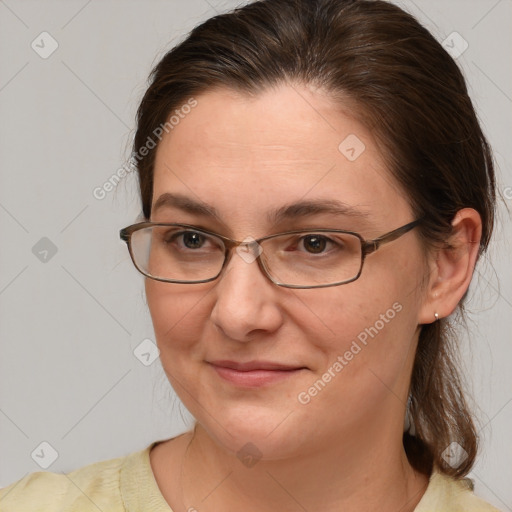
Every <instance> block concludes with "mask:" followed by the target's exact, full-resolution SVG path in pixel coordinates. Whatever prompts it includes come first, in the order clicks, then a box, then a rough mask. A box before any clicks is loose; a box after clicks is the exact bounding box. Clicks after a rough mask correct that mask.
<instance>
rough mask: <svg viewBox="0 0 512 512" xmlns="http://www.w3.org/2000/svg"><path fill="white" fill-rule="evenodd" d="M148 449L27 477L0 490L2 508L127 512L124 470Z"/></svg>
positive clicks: (43, 510)
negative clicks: (63, 470) (73, 467)
mask: <svg viewBox="0 0 512 512" xmlns="http://www.w3.org/2000/svg"><path fill="white" fill-rule="evenodd" d="M151 446H152V445H151ZM149 449H150V447H147V448H146V449H145V450H142V451H139V452H134V453H132V454H130V455H127V456H124V457H118V458H115V459H109V460H104V461H100V462H95V463H93V464H89V465H87V466H83V467H81V468H79V469H76V470H74V471H71V472H69V473H51V472H44V471H38V472H36V473H31V474H29V475H26V476H25V477H24V478H22V479H21V480H18V481H17V482H14V483H12V484H11V485H9V486H8V487H5V488H3V489H0V509H1V510H2V512H11V511H12V512H14V511H16V512H21V511H36V510H37V511H39V512H47V511H48V512H49V511H54V510H62V511H66V512H78V511H80V512H88V511H93V510H94V511H95V512H97V511H98V510H105V511H107V510H108V511H109V512H118V511H119V512H121V511H124V510H125V508H124V506H123V498H122V495H121V490H120V478H121V472H122V469H123V468H124V467H126V465H133V464H134V463H135V462H136V461H138V460H142V457H143V454H144V453H145V452H146V451H149Z"/></svg>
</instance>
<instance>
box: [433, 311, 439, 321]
mask: <svg viewBox="0 0 512 512" xmlns="http://www.w3.org/2000/svg"><path fill="white" fill-rule="evenodd" d="M434 316H435V317H436V322H437V321H438V320H439V314H438V313H437V311H436V312H435V313H434Z"/></svg>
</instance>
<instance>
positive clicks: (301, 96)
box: [153, 85, 408, 224]
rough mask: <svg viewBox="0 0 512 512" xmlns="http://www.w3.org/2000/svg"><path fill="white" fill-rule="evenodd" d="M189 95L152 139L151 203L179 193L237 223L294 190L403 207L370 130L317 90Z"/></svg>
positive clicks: (380, 209) (376, 208)
mask: <svg viewBox="0 0 512 512" xmlns="http://www.w3.org/2000/svg"><path fill="white" fill-rule="evenodd" d="M195 100H196V102H197V104H196V105H195V107H194V108H192V109H185V110H186V111H188V113H187V114H182V116H180V120H179V122H178V123H177V124H175V125H174V126H173V128H172V130H169V133H167V134H165V135H164V137H163V138H162V140H161V142H160V143H159V146H158V149H157V155H156V161H155V176H154V178H155V179H154V194H153V204H155V202H157V201H158V199H159V197H160V195H161V194H164V193H179V194H182V195H187V196H189V197H194V198H195V199H197V200H200V201H202V202H203V203H208V204H210V205H212V206H213V207H214V208H215V209H216V210H217V211H218V212H219V213H220V215H221V216H222V217H225V220H228V219H230V220H233V221H239V222H242V223H245V224H251V219H253V223H254V222H255V219H256V218H257V219H258V222H260V223H261V222H262V221H263V220H264V219H263V216H266V217H267V219H269V218H271V217H269V216H268V215H267V211H268V210H270V209H272V210H274V211H275V210H276V209H278V208H280V207H281V206H282V205H284V204H285V203H286V204H289V203H292V202H293V201H296V200H299V199H302V200H304V199H315V200H320V201H321V200H322V199H325V200H326V201H328V200H338V201H341V202H343V203H344V204H347V205H352V206H354V207H358V208H359V209H361V210H365V211H367V212H369V214H370V215H376V216H382V215H383V214H386V215H389V213H390V212H389V209H390V208H391V209H392V210H393V211H394V214H395V216H396V214H398V215H401V214H405V215H406V212H407V211H408V204H407V202H406V201H405V199H404V197H403V196H404V195H403V194H402V193H401V191H400V190H399V189H398V187H397V185H396V184H395V181H394V179H393V178H392V176H391V174H390V173H389V171H388V170H387V169H386V167H385V165H384V161H383V158H382V155H381V154H380V153H379V151H378V148H377V146H376V144H375V142H374V140H373V138H372V135H371V133H370V132H369V131H368V130H367V129H366V128H365V127H364V126H363V125H362V124H361V123H359V122H358V121H357V120H356V119H355V118H354V117H353V116H349V115H347V114H346V113H344V112H343V111H342V109H341V108H339V107H338V106H337V105H336V104H334V102H333V101H332V99H331V98H329V96H328V95H326V94H325V93H322V92H321V91H318V90H311V89H310V88H307V87H305V86H299V85H293V86H291V85H283V86H280V87H277V88H274V89H269V90H267V91H264V92H262V93H260V94H258V95H257V96H254V97H250V96H248V95H243V94H238V93H235V92H234V91H231V90H227V89H218V90H214V91H209V92H207V93H205V94H202V95H199V96H197V97H195ZM401 211H402V213H400V212H401ZM391 213H393V212H391ZM392 217H393V215H391V218H392Z"/></svg>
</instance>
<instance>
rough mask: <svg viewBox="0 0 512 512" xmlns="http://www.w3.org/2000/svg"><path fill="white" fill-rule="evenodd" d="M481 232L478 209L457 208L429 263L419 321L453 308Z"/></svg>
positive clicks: (430, 319) (465, 281) (465, 284)
mask: <svg viewBox="0 0 512 512" xmlns="http://www.w3.org/2000/svg"><path fill="white" fill-rule="evenodd" d="M481 236H482V221H481V218H480V215H479V213H478V212H477V211H476V210H474V209H473V208H463V209H462V210H459V211H458V212H457V214H456V215H455V217H454V219H453V222H452V234H451V236H450V238H449V240H447V243H446V246H445V247H443V248H440V249H438V251H437V253H436V258H435V261H433V263H432V265H433V267H432V268H431V276H430V282H429V285H428V287H427V290H426V292H425V297H424V301H423V304H422V306H421V309H420V311H419V317H418V323H419V324H429V323H432V322H434V321H436V320H437V319H440V318H444V317H446V316H448V315H450V314H452V313H453V311H454V310H455V309H456V307H457V305H458V303H459V302H460V300H461V299H462V297H463V296H464V294H465V293H466V291H467V289H468V287H469V284H470V282H471V278H472V276H473V272H474V269H475V264H476V260H477V258H478V250H479V246H480V238H481Z"/></svg>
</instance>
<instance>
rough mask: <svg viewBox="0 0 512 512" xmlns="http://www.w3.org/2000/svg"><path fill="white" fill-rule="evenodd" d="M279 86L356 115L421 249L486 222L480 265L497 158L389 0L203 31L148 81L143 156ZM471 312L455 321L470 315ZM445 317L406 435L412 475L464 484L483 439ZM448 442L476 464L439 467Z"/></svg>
mask: <svg viewBox="0 0 512 512" xmlns="http://www.w3.org/2000/svg"><path fill="white" fill-rule="evenodd" d="M281 83H302V84H312V85H315V86H318V87H321V88H322V89H323V90H324V91H327V92H328V94H329V95H330V96H331V97H332V98H333V100H335V101H337V102H338V103H339V104H340V106H345V107H346V106H347V105H348V103H347V99H348V101H350V104H351V106H352V107H354V106H355V108H352V109H351V111H353V115H354V116H355V117H357V118H359V120H361V121H362V122H363V123H364V124H365V125H366V126H367V127H368V128H369V129H370V130H371V131H372V133H373V134H374V136H375V138H376V140H377V141H378V143H379V145H381V146H382V149H383V151H382V152H383V154H384V157H385V158H386V160H387V163H388V167H389V170H390V172H391V173H392V174H393V176H394V177H395V179H396V181H397V182H398V183H399V185H400V186H401V187H402V189H403V190H404V192H405V193H406V195H407V197H408V200H409V202H410V205H411V208H412V211H413V213H414V214H415V216H417V217H420V216H426V219H425V222H424V223H423V224H422V225H421V226H420V227H419V228H418V230H419V231H418V232H419V234H420V237H421V240H422V242H423V243H424V244H425V247H426V248H428V247H431V246H433V245H434V246H435V245H438V244H446V240H447V239H448V237H449V235H450V232H451V221H452V219H453V217H454V215H455V213H456V212H457V211H458V210H459V209H461V208H465V207H470V208H474V209H475V210H477V211H478V212H479V214H480V216H481V218H482V223H483V232H482V239H481V244H480V249H479V256H480V255H481V253H482V252H483V251H484V250H485V249H486V248H487V245H488V243H489V239H490V236H491V232H492V229H493V223H494V211H495V178H494V170H493V162H492V154H491V150H490V148H489V145H488V143H487V141H486V139H485V137H484V135H483V133H482V131H481V128H480V126H479V123H478V120H477V117H476V114H475V111H474V108H473V105H472V102H471V100H470V98H469V96H468V93H467V89H466V84H465V81H464V77H463V75H462V73H461V71H460V70H459V68H458V66H457V65H456V64H455V62H454V61H453V59H452V58H451V57H450V56H449V54H448V53H447V52H446V51H445V50H444V49H443V47H442V46H441V45H440V44H439V43H438V42H437V41H436V40H435V39H434V37H433V36H432V35H431V34H430V33H429V32H428V31H427V30H426V29H425V28H424V27H423V26H421V25H420V24H419V23H418V22H417V21H416V20H415V19H414V17H413V16H411V15H410V14H408V13H406V12H404V11H403V10H401V9H400V8H398V7H397V6H395V5H392V4H390V3H388V2H386V1H381V0H262V1H257V2H253V3H250V4H248V5H246V6H244V7H241V8H238V9H235V10H234V11H232V12H230V13H226V14H222V15H219V16H215V17H213V18H211V19H209V20H207V21H206V22H204V23H203V24H201V25H199V26H198V27H196V28H195V29H194V30H192V32H191V33H190V34H189V35H188V37H187V38H186V39H185V40H184V41H183V42H181V43H180V44H179V45H177V46H176V47H175V48H173V49H172V50H171V51H169V52H168V53H167V54H166V55H165V56H164V57H163V58H162V60H161V61H160V62H159V63H158V64H157V66H156V67H155V68H154V70H153V71H152V73H151V76H150V85H149V88H148V89H147V91H146V93H145V95H144V98H143V100H142V102H141V104H140V107H139V109H138V113H137V121H138V126H137V131H136V135H135V139H134V150H135V151H138V149H139V148H142V147H143V146H145V145H146V146H147V141H148V140H149V139H151V138H152V137H153V136H154V135H155V134H158V133H160V132H161V129H160V132H158V127H161V126H163V125H165V123H166V122H167V121H168V119H169V117H170V115H171V114H172V113H173V112H172V111H173V109H176V108H177V107H179V106H180V105H184V104H187V102H188V101H190V98H191V97H192V96H193V95H199V94H201V93H203V92H206V91H208V90H212V89H213V88H216V87H226V88H230V89H232V90H236V91H238V92H242V93H245V94H253V95H256V94H258V93H261V92H262V91H264V90H265V88H269V87H272V86H275V85H278V84H281ZM155 151H156V147H155V148H152V149H150V150H149V151H148V152H147V154H146V155H145V156H144V158H139V157H138V158H137V162H136V165H137V170H138V176H139V184H140V192H141V198H142V209H143V214H144V217H145V218H146V219H149V218H150V215H151V202H152V194H153V165H154V158H155ZM464 299H465V296H464V297H463V300H462V301H461V303H460V304H459V312H461V313H463V302H464ZM451 329H452V326H451V325H450V323H449V321H448V320H447V319H442V320H440V321H437V322H435V323H432V324H428V325H424V326H422V328H421V333H420V337H419V342H418V348H417V352H416V357H415V362H414V367H413V371H412V377H411V385H410V393H411V400H410V415H411V417H412V421H413V424H414V428H415V434H414V435H411V434H409V433H404V447H405V450H406V453H407V455H408V458H409V460H410V462H411V464H412V465H413V466H414V467H416V468H417V469H418V470H420V471H422V472H424V473H426V474H429V473H430V472H431V470H432V465H433V464H434V463H435V464H436V465H437V466H438V467H439V468H440V470H441V471H444V472H445V473H446V474H450V475H452V476H456V477H462V476H464V475H465V474H466V473H467V472H468V471H469V470H470V469H471V467H472V465H473V464H474V461H475V457H476V452H477V434H476V430H475V426H474V424H473V420H472V417H471V414H470V412H469V409H468V406H467V403H466V400H465V398H464V393H463V390H462V385H461V381H460V378H459V375H458V372H457V369H456V368H457V365H456V364H455V361H456V360H455V355H456V351H455V350H453V347H452V344H453V343H454V341H455V337H454V336H453V333H451ZM452 441H456V442H457V443H459V444H460V445H461V446H462V447H463V449H464V450H465V451H466V452H467V455H468V456H467V458H466V459H465V460H464V461H463V462H462V463H461V464H460V465H459V466H458V467H451V466H450V465H448V464H446V463H445V462H444V459H443V457H442V454H443V451H444V450H445V449H446V448H447V447H448V446H449V445H450V443H451V442H452Z"/></svg>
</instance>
